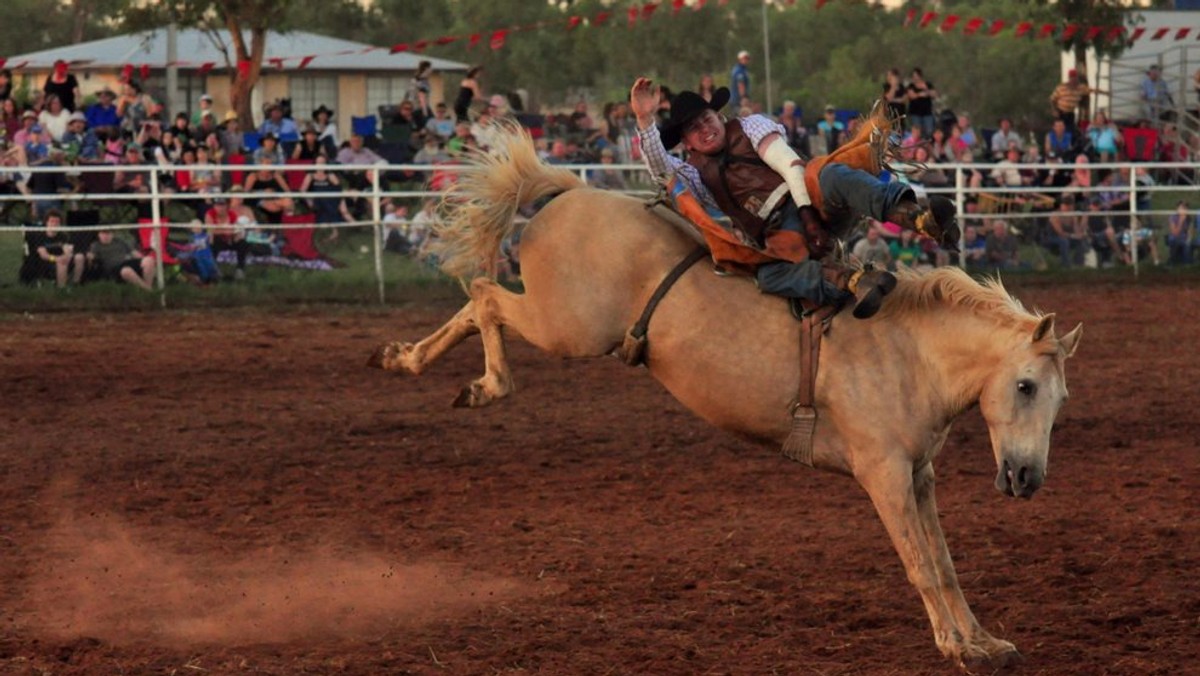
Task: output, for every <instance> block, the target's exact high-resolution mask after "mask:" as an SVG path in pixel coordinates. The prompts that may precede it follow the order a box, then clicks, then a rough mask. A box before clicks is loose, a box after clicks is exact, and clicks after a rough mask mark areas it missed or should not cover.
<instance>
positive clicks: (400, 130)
mask: <svg viewBox="0 0 1200 676" xmlns="http://www.w3.org/2000/svg"><path fill="white" fill-rule="evenodd" d="M424 125H425V123H424V120H423V119H420V118H419V117H418V115H417V113H416V112H415V110H414V107H413V104H412V102H411V101H405V102H404V103H401V104H400V106H399V107H398V108H397V109H396V116H395V117H393V118H392V121H391V124H390V125H389V127H390V131H389V134H390V135H391V137H392V140H393V142H394V143H397V144H398V145H399V146H400V148H401V150H402V151H403V154H402V156H401V164H407V163H408V162H409V161H411V160H412V156H413V155H414V154H415V153H416V152H417V148H420V147H421V145H422V144H423V142H424V135H425V127H424Z"/></svg>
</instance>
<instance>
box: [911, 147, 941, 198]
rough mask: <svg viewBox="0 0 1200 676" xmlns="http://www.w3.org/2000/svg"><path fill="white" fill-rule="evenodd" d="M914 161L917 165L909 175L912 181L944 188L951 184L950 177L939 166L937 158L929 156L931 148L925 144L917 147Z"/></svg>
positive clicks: (926, 185) (931, 186) (930, 186)
mask: <svg viewBox="0 0 1200 676" xmlns="http://www.w3.org/2000/svg"><path fill="white" fill-rule="evenodd" d="M913 161H914V162H915V163H916V165H917V166H916V167H915V168H914V169H913V170H912V171H911V172H910V173H909V175H908V180H909V182H910V183H914V184H916V185H921V186H925V187H928V188H944V187H946V186H948V185H950V177H948V176H946V172H944V171H942V170H941V169H939V168H938V166H937V164H936V160H935V159H934V158H931V157H930V156H929V149H928V148H926V147H925V146H920V147H918V148H916V149H915V154H914V155H913Z"/></svg>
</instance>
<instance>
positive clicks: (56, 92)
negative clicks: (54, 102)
mask: <svg viewBox="0 0 1200 676" xmlns="http://www.w3.org/2000/svg"><path fill="white" fill-rule="evenodd" d="M68 68H69V66H68V65H67V62H66V61H63V60H62V59H59V60H57V61H55V62H54V72H52V73H50V75H49V76H48V77H47V78H46V84H45V85H44V86H43V87H42V91H43V92H45V93H46V99H47V100H49V98H50V97H51V96H57V97H58V100H59V102H60V103H62V106H63V108H66V110H67V112H68V113H73V112H75V102H76V101H79V100H80V99H82V98H83V97H82V96H80V95H79V80H77V79H75V75H74V74H73V73H69V72H67V70H68Z"/></svg>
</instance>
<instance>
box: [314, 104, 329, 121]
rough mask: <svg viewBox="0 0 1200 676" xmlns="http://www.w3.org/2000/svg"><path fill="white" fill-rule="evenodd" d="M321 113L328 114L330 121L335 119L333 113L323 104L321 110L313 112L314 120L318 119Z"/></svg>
mask: <svg viewBox="0 0 1200 676" xmlns="http://www.w3.org/2000/svg"><path fill="white" fill-rule="evenodd" d="M321 113H327V114H328V115H329V119H331V120H332V119H333V111H332V110H330V109H329V108H327V107H326V106H325V104H324V103H322V104H321V107H320V108H317V109H316V110H314V111H313V115H312V116H313V119H314V120H315V119H317V115H320V114H321Z"/></svg>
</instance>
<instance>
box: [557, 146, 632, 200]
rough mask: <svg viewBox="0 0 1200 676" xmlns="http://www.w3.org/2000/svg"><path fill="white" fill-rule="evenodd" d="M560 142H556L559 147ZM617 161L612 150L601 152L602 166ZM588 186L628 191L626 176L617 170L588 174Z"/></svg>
mask: <svg viewBox="0 0 1200 676" xmlns="http://www.w3.org/2000/svg"><path fill="white" fill-rule="evenodd" d="M557 144H558V142H557V141H556V142H555V145H557ZM615 159H616V153H614V152H613V149H612V148H605V149H604V150H601V151H600V164H606V165H607V164H612V163H613V162H614V161H615ZM588 184H589V185H591V186H592V187H593V188H602V189H604V190H626V189H628V185H626V183H625V176H624V175H623V174H622V173H621V172H620V171H619V170H617V169H611V168H609V169H600V170H598V171H591V172H589V173H588Z"/></svg>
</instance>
